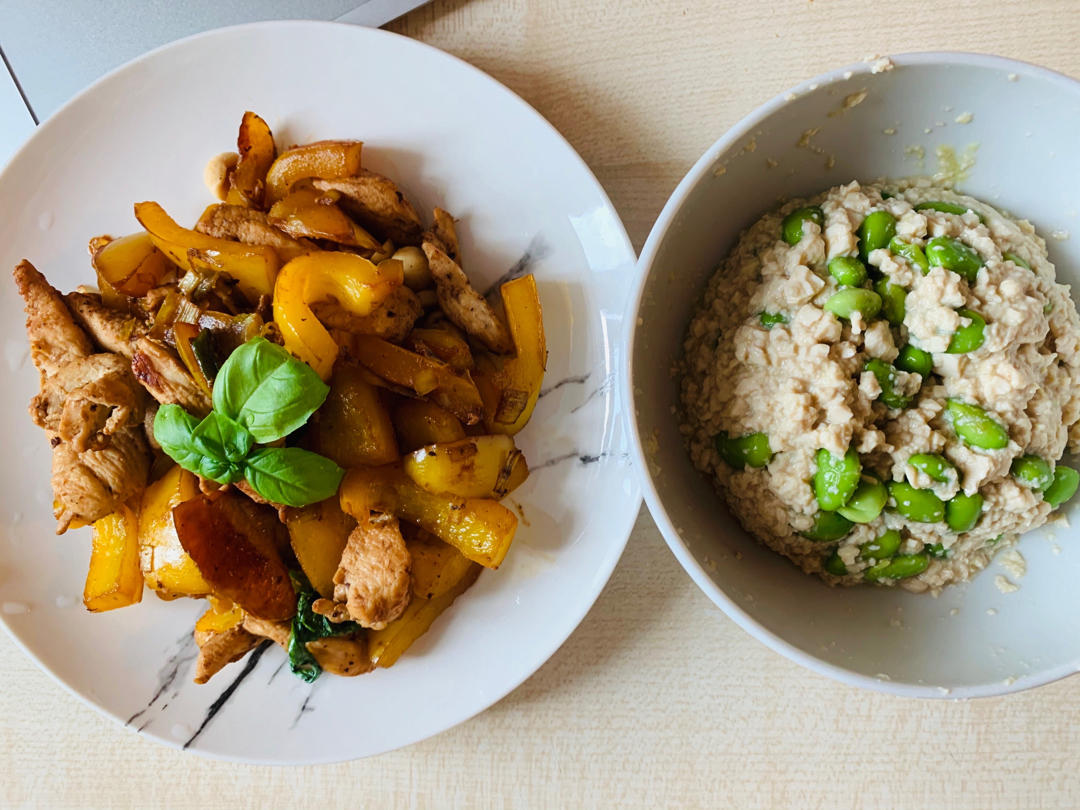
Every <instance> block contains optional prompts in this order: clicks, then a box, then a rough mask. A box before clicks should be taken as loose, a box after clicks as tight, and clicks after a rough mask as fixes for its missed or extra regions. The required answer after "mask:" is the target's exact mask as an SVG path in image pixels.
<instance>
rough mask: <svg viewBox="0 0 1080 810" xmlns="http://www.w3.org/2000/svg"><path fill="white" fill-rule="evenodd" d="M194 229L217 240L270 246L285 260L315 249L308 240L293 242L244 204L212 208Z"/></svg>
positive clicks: (262, 215)
mask: <svg viewBox="0 0 1080 810" xmlns="http://www.w3.org/2000/svg"><path fill="white" fill-rule="evenodd" d="M195 230H197V231H200V232H201V233H205V234H208V235H209V236H216V237H218V238H219V239H235V240H236V241H238V242H243V243H244V244H247V245H269V246H270V247H272V248H275V249H276V250H277V251H278V253H279V254H280V255H281V258H282V260H284V261H289V260H290V259H294V258H296V257H297V256H299V255H300V254H302V253H309V252H311V251H312V250H316V249H317V248H316V246H315V244H314V243H312V242H310V241H308V240H307V239H302V240H300V239H293V238H292V237H291V236H289V235H287V234H285V233H282V232H281V231H279V230H278V229H277V228H275V227H274V226H273V225H271V224H270V223H269V222H268V221H267V219H266V214H264V213H263V212H262V211H258V210H256V209H254V208H247V207H246V206H243V205H225V204H223V205H214V206H211V207H210V208H208V209H206V211H204V212H203V215H202V216H201V217H199V221H198V222H197V223H195Z"/></svg>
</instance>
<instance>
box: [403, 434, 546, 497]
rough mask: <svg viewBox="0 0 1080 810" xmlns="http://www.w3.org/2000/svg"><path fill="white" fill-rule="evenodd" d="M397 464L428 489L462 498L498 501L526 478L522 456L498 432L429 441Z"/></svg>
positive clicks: (526, 473)
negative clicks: (441, 440) (442, 440)
mask: <svg viewBox="0 0 1080 810" xmlns="http://www.w3.org/2000/svg"><path fill="white" fill-rule="evenodd" d="M401 463H402V468H403V469H404V470H405V474H406V475H407V476H409V478H411V479H412V480H413V481H415V482H416V483H417V484H419V485H420V486H422V487H423V488H424V489H426V490H427V491H428V492H435V493H440V492H446V493H449V494H451V495H458V496H460V497H462V498H493V499H495V500H499V499H501V498H504V497H506V496H507V495H509V494H510V493H511V492H513V491H514V490H515V489H517V488H518V487H519V486H521V485H522V484H523V483H525V479H526V478H528V477H529V467H528V465H527V464H526V463H525V455H524V454H523V453H522V452H521V451H520V450H518V449H517V447H516V446H514V440H513V439H512V438H510V437H509V436H506V435H504V434H501V433H497V434H495V435H493V436H470V437H469V438H467V439H462V440H460V441H456V442H436V443H435V444H429V445H427V446H426V447H421V448H420V449H419V450H414V451H413V452H411V453H409V454H408V455H407V456H405V458H403V459H402V462H401Z"/></svg>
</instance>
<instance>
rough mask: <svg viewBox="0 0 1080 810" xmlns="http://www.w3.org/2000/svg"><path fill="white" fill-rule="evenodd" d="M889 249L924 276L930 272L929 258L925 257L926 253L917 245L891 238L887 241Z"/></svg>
mask: <svg viewBox="0 0 1080 810" xmlns="http://www.w3.org/2000/svg"><path fill="white" fill-rule="evenodd" d="M889 250H891V251H892V252H893V253H894V254H896V255H897V256H899V257H901V258H902V259H904V260H905V261H906V262H907V263H908V264H910V265H911V266H912V267H914V268H915V269H916V270H918V271H919V272H920V273H922V274H923V275H924V276H925V275H926V274H927V273H929V272H930V260H929V259H927V258H926V253H925V252H924V251H923V249H922V248H921V247H919V246H918V245H913V244H912V243H911V242H905V241H904V240H903V239H899V238H893V239H891V240H890V241H889Z"/></svg>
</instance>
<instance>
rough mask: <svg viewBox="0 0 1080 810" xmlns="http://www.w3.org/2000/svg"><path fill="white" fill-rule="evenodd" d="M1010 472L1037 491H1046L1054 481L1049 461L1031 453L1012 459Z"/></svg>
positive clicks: (1026, 485)
mask: <svg viewBox="0 0 1080 810" xmlns="http://www.w3.org/2000/svg"><path fill="white" fill-rule="evenodd" d="M1012 474H1013V478H1015V479H1016V480H1017V481H1019V482H1020V483H1021V484H1023V485H1024V486H1025V487H1030V488H1031V489H1035V490H1038V491H1039V492H1044V491H1046V489H1047V488H1048V487H1049V486H1050V485H1051V484H1052V483H1054V470H1053V469H1052V468H1051V467H1050V462H1048V461H1047V460H1046V459H1044V458H1040V457H1039V456H1035V455H1031V454H1028V455H1026V456H1020V457H1019V458H1014V459H1013V463H1012Z"/></svg>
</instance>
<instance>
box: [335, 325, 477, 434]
mask: <svg viewBox="0 0 1080 810" xmlns="http://www.w3.org/2000/svg"><path fill="white" fill-rule="evenodd" d="M349 353H350V354H351V355H352V356H353V357H354V358H355V359H356V360H357V361H358V362H359V363H361V364H362V365H363V366H365V367H366V368H367V369H368V370H369V371H371V372H372V373H374V374H375V375H377V376H379V377H381V378H382V379H384V380H387V381H388V382H391V383H393V384H394V385H398V386H402V387H404V388H408V389H411V390H412V391H414V392H415V393H416V395H417V396H421V397H429V398H430V399H431V400H432V401H433V402H435V403H436V404H437V405H439V406H440V407H442V408H445V409H446V410H448V411H450V412H451V413H452V414H454V416H456V417H457V418H458V419H460V420H461V421H462V422H464V423H465V424H467V425H473V424H476V423H477V422H479V421H480V416H481V415H482V413H483V401H482V400H481V399H480V393H479V391H477V389H476V385H475V384H474V383H473V381H472V380H471V379H469V377H468V376H463V375H459V374H456V373H455V372H454V370H453V368H451V367H450V366H449V365H447V364H446V363H444V362H442V361H441V360H436V359H434V358H431V357H424V356H423V355H420V354H417V353H416V352H411V351H409V350H408V349H403V348H402V347H401V346H395V345H394V344H393V343H389V342H388V341H385V340H382V339H381V338H377V337H374V336H372V335H354V336H353V338H352V340H351V341H350V343H349Z"/></svg>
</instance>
